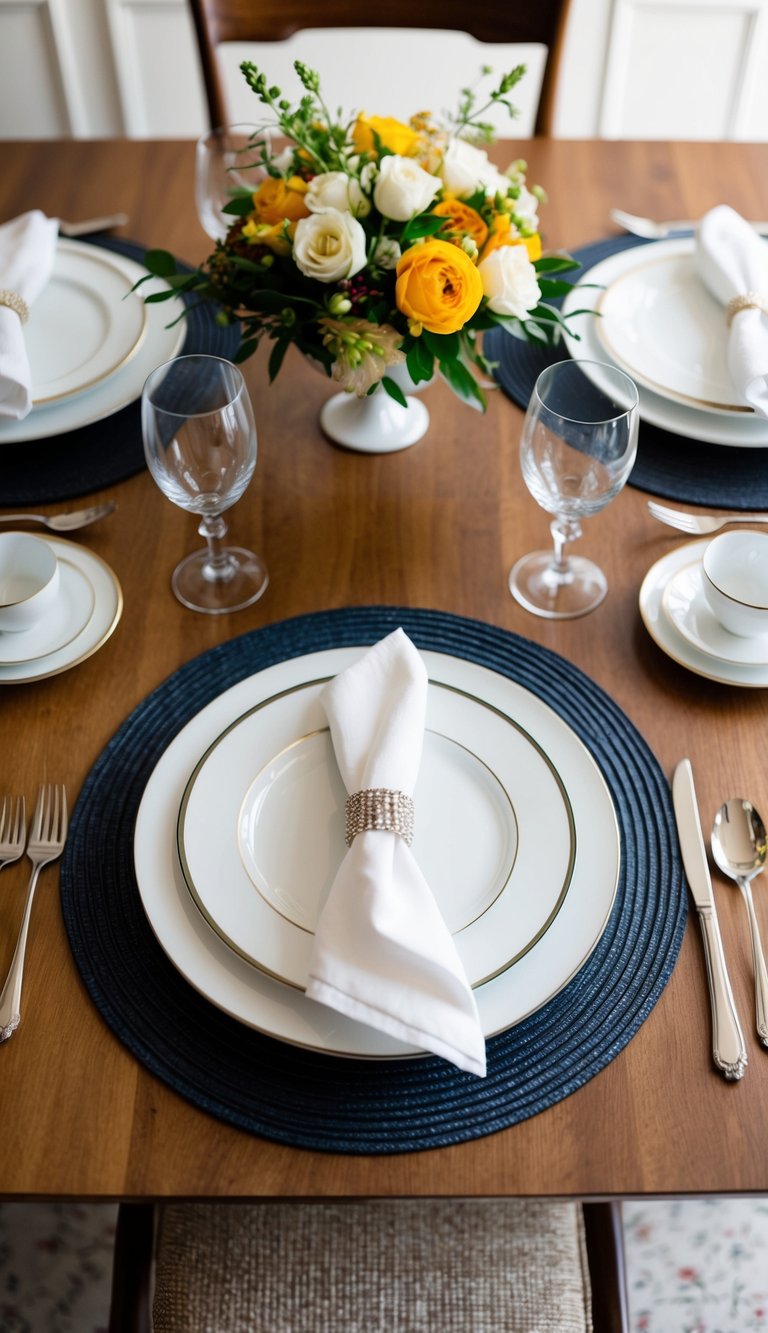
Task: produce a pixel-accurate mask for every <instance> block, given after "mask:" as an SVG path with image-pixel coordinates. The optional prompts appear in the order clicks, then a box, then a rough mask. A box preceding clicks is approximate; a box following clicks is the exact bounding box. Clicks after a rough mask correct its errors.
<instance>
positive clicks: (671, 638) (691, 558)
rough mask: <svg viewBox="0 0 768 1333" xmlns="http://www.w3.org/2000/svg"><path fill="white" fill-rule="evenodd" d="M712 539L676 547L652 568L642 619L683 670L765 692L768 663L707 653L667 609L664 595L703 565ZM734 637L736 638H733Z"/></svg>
mask: <svg viewBox="0 0 768 1333" xmlns="http://www.w3.org/2000/svg"><path fill="white" fill-rule="evenodd" d="M709 541H710V538H709V537H705V538H704V539H703V540H701V541H695V542H686V543H685V545H683V546H676V547H674V549H673V550H671V551H669V552H668V554H667V555H665V556H662V558H661V560H657V561H656V564H655V565H652V566H651V568H650V569H649V570H648V573H647V574H646V576H645V578H644V579H643V582H642V586H641V588H640V615H641V617H642V620H643V624H644V625H645V628H646V629H647V630H648V633H649V634H650V636H651V638H652V639H653V640H654V642H655V643H657V644H658V646H659V648H661V650H662V652H665V653H666V654H667V656H668V657H671V658H672V659H673V661H675V662H678V663H679V664H680V666H684V667H687V669H688V670H689V671H693V672H695V673H696V675H697V676H706V678H707V680H716V681H718V682H719V683H720V684H722V685H741V686H745V687H747V688H751V689H764V688H765V686H766V685H768V663H765V664H759V665H755V664H750V663H746V662H726V661H723V660H722V659H719V658H717V657H714V656H713V655H712V654H711V653H710V652H704V651H703V649H701V648H699V647H697V646H696V645H695V644H694V643H692V642H691V640H690V638H689V637H686V636H685V635H683V634H682V633H681V632H680V630H679V628H678V627H677V625H675V624H674V623H673V621H672V619H671V617H670V615H669V614H668V612H667V610H666V609H665V606H664V592H665V589H666V587H667V585H668V584H669V583H670V582H671V580H672V579H674V578H676V577H677V575H679V574H680V572H681V571H682V570H684V569H688V568H690V567H691V566H692V565H696V564H699V563H700V561H701V557H702V556H703V554H704V551H705V550H706V547H707V543H708V542H709ZM731 637H733V636H731Z"/></svg>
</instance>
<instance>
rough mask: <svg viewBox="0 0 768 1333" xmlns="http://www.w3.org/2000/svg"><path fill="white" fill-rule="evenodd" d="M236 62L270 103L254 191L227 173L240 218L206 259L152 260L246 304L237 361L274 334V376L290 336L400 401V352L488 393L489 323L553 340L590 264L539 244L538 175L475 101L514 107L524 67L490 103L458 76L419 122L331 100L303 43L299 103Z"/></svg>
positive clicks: (177, 284) (204, 296) (454, 382)
mask: <svg viewBox="0 0 768 1333" xmlns="http://www.w3.org/2000/svg"><path fill="white" fill-rule="evenodd" d="M241 68H242V70H243V73H244V75H245V78H246V80H247V81H248V83H249V85H250V87H251V88H252V89H253V91H254V93H255V94H256V96H257V97H258V99H259V101H260V102H261V103H262V105H263V106H264V107H265V108H266V110H267V112H268V116H269V118H268V120H266V121H265V123H264V124H263V125H262V126H260V127H258V129H257V130H256V132H255V133H254V136H253V140H252V142H251V145H250V149H249V153H250V157H249V165H252V164H253V163H254V162H257V163H258V164H259V166H260V167H261V169H262V170H263V173H264V174H263V179H262V180H261V183H260V184H259V185H258V186H257V188H256V189H255V191H252V192H251V191H247V192H246V191H243V190H237V189H234V188H233V191H232V198H231V201H230V202H229V203H228V204H227V205H226V207H225V212H226V213H227V214H228V215H231V217H232V224H231V226H230V228H229V231H228V233H227V235H226V237H225V238H224V240H223V241H219V242H217V244H216V248H215V250H214V252H213V254H212V255H210V257H209V258H208V259H207V260H206V261H205V263H204V264H203V265H202V266H201V267H200V268H199V269H197V270H195V271H194V272H192V273H189V272H186V273H180V272H178V271H177V267H176V262H175V260H174V258H173V256H172V255H170V254H168V253H167V252H166V251H162V250H153V251H150V252H148V254H147V255H146V257H145V263H146V267H147V269H148V270H149V272H150V274H153V275H157V276H160V277H162V278H164V279H165V281H166V282H167V283H168V285H169V290H168V291H167V292H166V293H164V294H163V295H164V296H167V297H170V296H173V295H175V294H177V293H187V294H191V293H193V294H195V295H196V296H197V297H198V298H199V299H200V300H201V301H204V302H208V301H210V302H215V303H216V304H217V305H218V306H219V307H220V309H219V314H218V318H219V319H220V320H222V321H224V322H227V323H234V322H239V324H240V327H241V343H240V347H239V349H238V352H237V354H236V357H235V360H237V361H242V360H244V359H245V358H247V357H248V356H250V355H251V354H252V353H253V352H254V351H255V349H256V347H257V346H258V344H259V342H260V341H261V339H262V338H263V337H265V336H266V337H267V338H268V339H270V340H271V341H272V344H273V346H272V349H271V354H270V356H269V376H270V379H274V378H275V376H276V375H277V374H278V372H279V370H280V367H281V365H282V362H283V358H284V356H285V353H286V351H287V350H288V348H289V347H290V346H292V345H293V346H295V347H297V348H298V349H299V350H300V351H301V352H302V353H303V354H304V355H305V356H307V357H309V358H310V359H312V360H313V361H314V362H315V363H317V364H319V366H320V367H322V368H323V369H324V370H325V371H326V372H327V374H329V375H330V376H331V377H332V378H333V380H334V381H335V382H336V383H337V384H338V385H339V386H340V387H341V388H342V389H344V390H346V391H347V392H348V393H350V394H354V395H357V396H358V397H359V398H362V397H365V396H366V395H370V394H372V393H373V392H374V391H376V390H378V389H379V388H380V387H381V388H383V389H384V390H385V391H386V393H387V394H389V395H390V397H391V398H393V399H394V400H395V401H396V402H397V403H399V404H401V405H402V406H403V407H405V406H406V405H407V400H406V398H405V396H404V394H403V391H402V388H401V387H400V386H399V384H398V383H397V382H396V380H395V378H394V377H393V371H394V369H395V367H397V366H403V367H404V368H405V369H407V372H408V375H409V376H410V379H411V380H412V381H413V383H414V385H418V384H419V383H423V382H426V381H428V380H430V379H431V378H432V377H433V375H434V374H435V372H436V371H438V372H439V373H440V374H441V375H442V376H443V377H444V378H445V380H446V381H447V382H448V384H449V385H450V387H451V388H452V389H453V390H454V392H455V393H457V394H458V395H459V396H460V397H461V398H462V399H464V400H465V401H467V402H470V403H472V404H473V405H475V406H477V407H479V408H485V406H486V399H485V394H484V392H483V389H482V387H481V385H480V383H479V382H478V379H477V378H476V375H475V374H474V373H473V370H478V371H479V372H480V373H481V374H484V375H487V374H488V372H489V370H490V369H491V366H490V364H489V363H488V362H487V361H486V359H485V358H484V356H483V353H482V340H481V336H480V335H481V334H482V331H483V330H484V329H488V328H491V327H494V326H501V327H503V328H505V329H507V330H509V332H510V333H512V334H514V335H516V336H518V337H523V338H527V339H535V340H537V341H540V342H547V343H551V342H554V341H556V340H557V338H558V337H559V334H560V327H561V324H562V317H561V315H560V313H559V311H558V310H557V309H556V308H554V307H553V306H552V305H549V304H547V302H546V300H545V298H547V297H557V296H561V295H563V294H564V293H565V292H566V291H567V290H569V289H570V287H571V284H570V283H569V282H568V281H566V280H564V279H563V277H562V275H563V274H564V273H565V272H567V271H568V270H570V269H574V268H576V267H578V266H577V264H576V263H575V262H574V260H572V259H571V258H570V257H569V256H567V255H553V256H549V257H543V256H542V250H541V240H540V237H539V232H538V206H539V203H540V201H541V199H542V198H543V192H542V191H541V190H540V189H538V188H534V189H529V188H528V186H527V184H526V176H525V172H526V164H525V162H523V161H516V162H514V163H512V165H511V166H510V167H509V168H508V169H507V170H506V172H503V173H502V172H501V171H499V170H498V169H497V168H496V167H495V166H494V165H493V163H492V162H491V161H490V159H489V157H488V153H487V152H486V150H485V148H483V147H482V146H481V144H482V143H489V142H490V141H491V129H490V127H489V126H488V125H487V124H485V123H484V122H483V120H482V118H481V117H482V115H483V113H484V112H487V109H488V107H489V106H497V105H503V106H505V107H506V108H507V109H508V111H509V112H510V114H512V115H514V114H516V112H515V108H514V106H513V105H512V103H511V102H510V101H509V100H508V94H509V93H510V92H511V90H512V88H513V87H514V86H515V84H516V83H517V82H518V81H519V79H520V78H521V77H522V76H523V74H524V72H525V67H524V66H518V67H517V68H516V69H515V70H513V71H512V72H511V73H509V74H507V75H505V76H504V77H503V78H502V79H501V80H500V82H499V83H498V85H497V86H496V87H494V88H493V89H492V91H491V92H490V93H489V95H488V97H487V100H486V102H485V104H484V105H481V106H478V102H479V101H480V100H481V99H480V97H479V94H478V92H477V91H476V90H473V89H464V90H463V92H462V94H461V99H460V104H459V107H458V110H457V112H456V114H455V116H454V117H453V118H451V119H450V120H449V121H447V122H445V123H438V122H437V121H436V120H434V119H433V117H432V115H431V114H430V113H428V112H421V113H419V114H418V115H415V116H414V117H413V118H412V119H411V121H410V123H409V124H403V123H401V122H400V121H397V120H393V119H391V118H387V117H378V116H368V115H364V114H359V115H357V116H356V117H353V118H349V119H344V117H343V116H342V115H341V113H338V114H337V115H336V116H335V117H334V116H333V115H332V114H331V112H330V111H329V109H328V107H327V105H326V103H325V100H324V98H323V95H322V92H321V88H320V80H319V77H318V75H317V74H316V73H315V72H314V71H313V70H311V69H309V68H307V66H305V65H303V64H302V63H301V62H300V61H297V62H296V64H295V68H296V72H297V74H298V77H299V80H300V81H301V85H302V87H303V95H302V96H301V97H300V99H299V101H298V102H297V103H296V104H293V103H291V101H290V100H289V99H288V98H286V97H284V96H283V94H282V92H281V90H280V89H279V88H276V87H270V86H269V84H268V83H267V80H266V77H265V75H264V74H263V73H261V72H260V71H259V70H258V69H257V68H256V66H255V65H253V64H252V63H251V62H248V61H246V62H244V63H243V65H242V66H241ZM490 73H491V71H490V70H488V69H484V70H483V71H482V74H483V77H484V78H485V77H487V76H489V75H490ZM275 133H277V134H278V135H279V136H280V138H281V139H282V141H283V142H284V145H285V146H284V147H282V148H281V150H280V151H279V152H276V151H275V150H274V146H273V135H274V134H275ZM150 299H152V300H157V299H162V297H160V298H159V297H158V296H153V297H152V298H150Z"/></svg>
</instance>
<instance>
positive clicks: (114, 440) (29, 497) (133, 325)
mask: <svg viewBox="0 0 768 1333" xmlns="http://www.w3.org/2000/svg"><path fill="white" fill-rule="evenodd" d="M145 248H146V247H143V246H141V245H139V244H137V243H136V242H133V241H128V240H124V239H122V238H118V237H114V236H111V235H108V234H107V233H106V232H100V233H96V234H94V235H91V236H89V237H88V238H87V239H82V238H72V237H68V236H64V235H62V234H61V233H60V230H59V226H58V222H57V219H55V218H48V217H46V216H45V215H44V214H43V213H42V212H40V211H39V210H31V211H30V212H29V213H26V214H22V215H21V216H20V217H18V218H15V219H13V220H12V221H11V222H8V223H4V224H3V225H2V226H0V286H2V287H3V289H4V291H5V292H6V293H7V294H8V301H7V302H6V303H4V304H0V459H1V460H2V482H1V483H0V503H2V504H3V505H5V506H9V505H15V504H29V503H35V504H43V503H49V502H55V501H58V500H64V499H68V498H70V497H72V496H76V495H82V494H87V493H88V492H90V491H95V490H99V489H103V488H104V487H106V486H109V485H113V484H114V483H116V482H119V481H122V480H125V479H126V478H127V477H129V476H132V475H134V474H135V473H136V472H139V471H141V469H142V468H143V467H144V466H145V460H144V455H143V450H142V444H141V433H140V424H139V402H140V398H141V390H142V387H143V384H144V381H145V380H146V378H147V376H148V375H149V374H150V372H151V371H152V370H154V369H155V367H156V366H158V365H160V364H161V363H163V362H165V361H167V360H169V359H171V358H172V357H175V356H177V355H178V354H179V353H180V352H181V351H182V350H183V351H186V352H188V353H194V352H196V351H205V352H209V353H212V354H217V353H218V354H220V355H222V356H225V357H226V356H229V355H231V354H232V352H233V351H234V347H235V345H236V340H234V339H233V334H232V331H231V330H229V329H225V328H222V327H221V326H220V325H219V324H218V323H217V322H216V319H215V312H214V311H213V310H212V309H206V308H203V307H198V308H195V309H192V308H191V305H189V304H187V305H185V303H184V298H183V297H180V298H179V299H178V301H174V302H173V305H171V306H169V305H165V304H164V305H158V304H155V303H153V302H152V301H151V300H150V301H147V300H145V297H148V296H150V297H151V296H152V295H155V294H157V293H158V292H159V291H165V290H168V285H167V283H165V282H164V281H163V280H162V279H161V278H156V277H153V278H152V279H151V281H149V282H148V283H147V285H146V286H144V287H143V288H142V289H141V291H137V290H136V284H137V283H138V282H140V281H141V280H142V279H146V278H147V270H146V267H145V265H144V263H143V259H144V253H145ZM30 259H31V260H32V261H33V262H31V263H30ZM24 293H26V295H25V294H24ZM185 312H186V313H185Z"/></svg>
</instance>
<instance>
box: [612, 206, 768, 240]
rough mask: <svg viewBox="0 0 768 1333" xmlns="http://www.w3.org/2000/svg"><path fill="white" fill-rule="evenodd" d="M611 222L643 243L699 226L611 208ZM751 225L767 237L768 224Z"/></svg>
mask: <svg viewBox="0 0 768 1333" xmlns="http://www.w3.org/2000/svg"><path fill="white" fill-rule="evenodd" d="M611 220H612V221H613V222H615V223H617V224H618V226H619V227H623V228H624V230H625V231H628V232H630V233H631V234H632V235H633V236H640V237H642V239H643V240H645V241H663V240H664V238H665V237H666V236H672V235H673V234H674V233H675V232H678V231H695V230H696V228H697V227H698V225H699V224H698V222H694V221H693V220H692V219H691V218H688V219H683V220H682V221H678V222H655V221H654V219H653V218H644V217H638V215H637V214H636V213H625V211H624V209H623V208H612V209H611ZM751 225H752V226H753V227H754V229H755V231H756V232H758V233H759V234H760V235H761V236H766V235H768V222H753V223H752V224H751Z"/></svg>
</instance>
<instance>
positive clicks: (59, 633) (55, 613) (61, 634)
mask: <svg viewBox="0 0 768 1333" xmlns="http://www.w3.org/2000/svg"><path fill="white" fill-rule="evenodd" d="M95 600H96V598H95V594H94V591H93V584H92V583H91V581H90V579H89V578H88V575H87V574H86V573H85V572H84V571H83V570H81V569H78V567H77V566H76V565H73V564H71V562H70V561H69V560H65V559H63V558H61V557H60V558H59V596H58V598H57V600H56V605H55V606H54V607H53V609H52V610H51V611H50V612H49V614H48V615H47V616H45V617H44V619H43V620H41V621H39V622H38V624H36V625H32V626H31V627H30V628H29V629H28V630H25V631H23V632H22V633H20V634H0V666H10V665H11V664H13V663H16V662H34V661H35V660H36V659H37V658H40V657H47V656H48V655H49V654H50V653H54V652H56V651H57V649H59V648H65V647H66V646H67V644H69V643H71V642H72V640H73V639H74V638H75V637H76V636H77V635H78V634H80V633H81V632H82V631H83V630H84V629H85V626H86V625H87V624H88V621H89V620H90V618H91V616H92V615H93V608H94V604H95Z"/></svg>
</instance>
